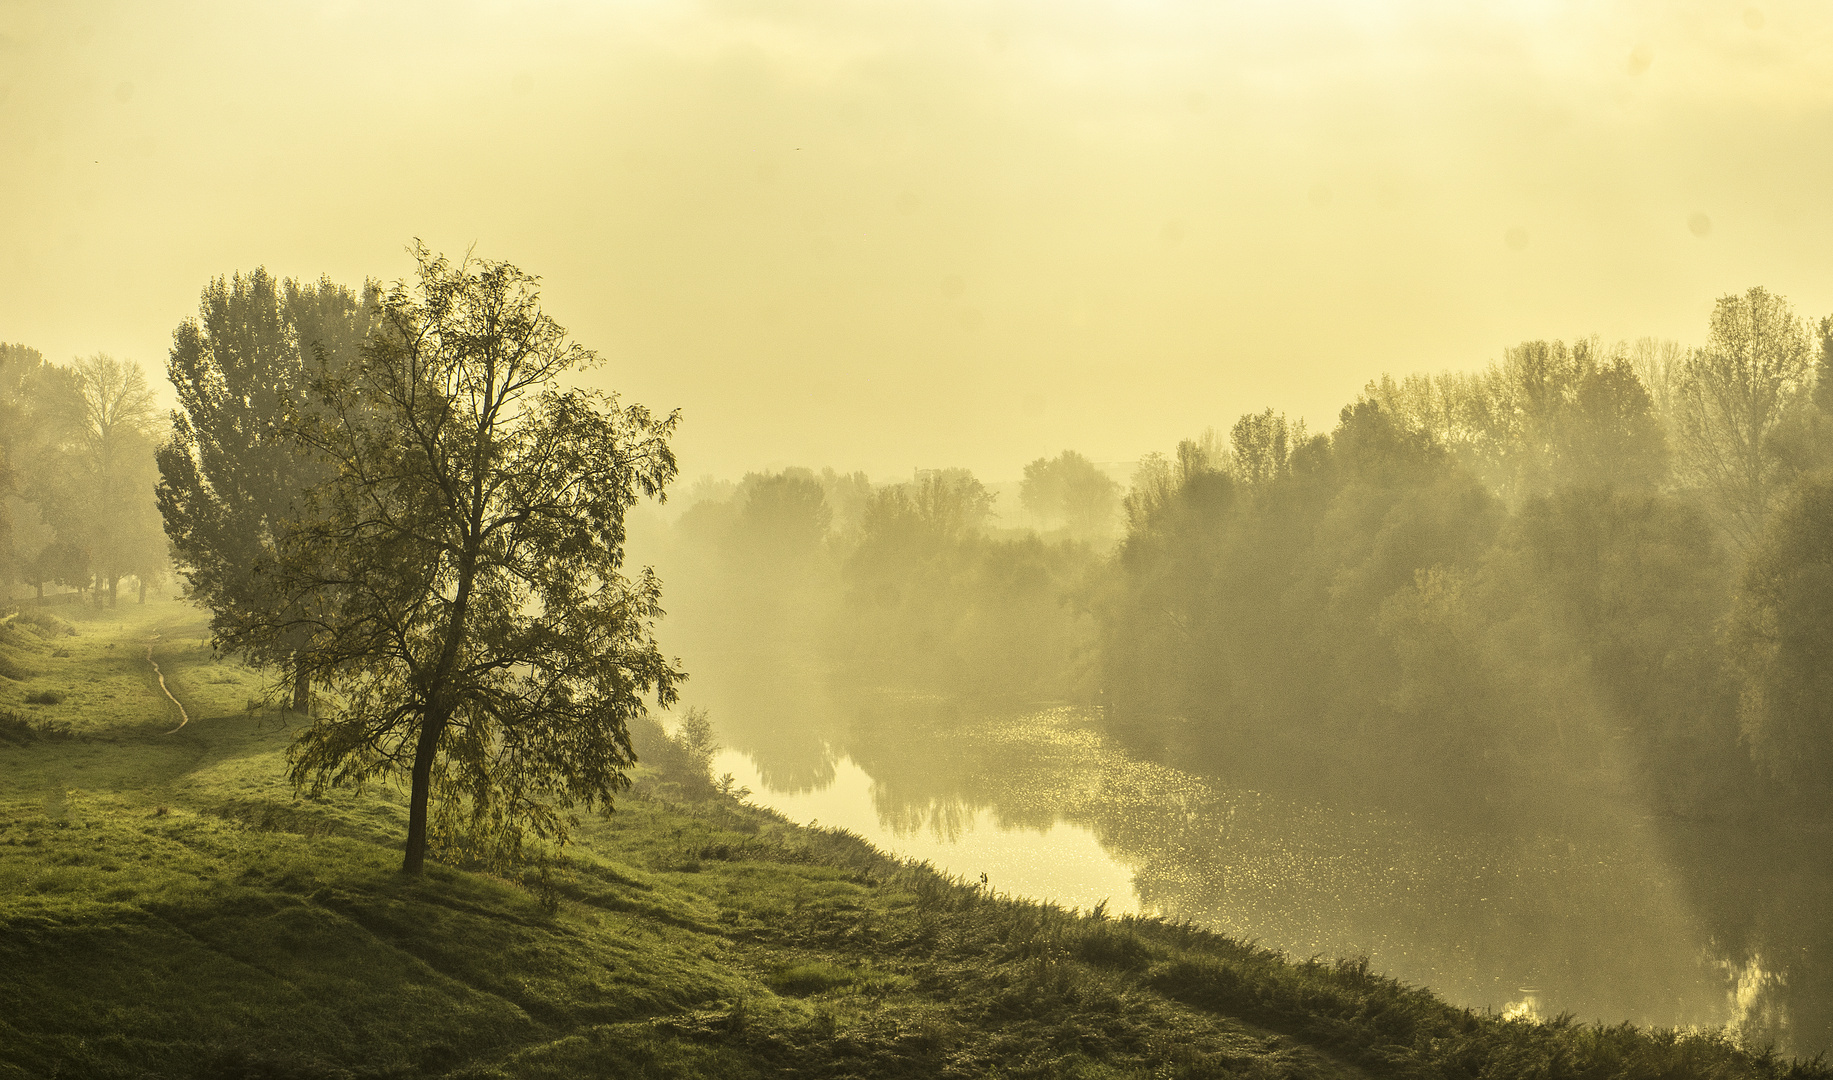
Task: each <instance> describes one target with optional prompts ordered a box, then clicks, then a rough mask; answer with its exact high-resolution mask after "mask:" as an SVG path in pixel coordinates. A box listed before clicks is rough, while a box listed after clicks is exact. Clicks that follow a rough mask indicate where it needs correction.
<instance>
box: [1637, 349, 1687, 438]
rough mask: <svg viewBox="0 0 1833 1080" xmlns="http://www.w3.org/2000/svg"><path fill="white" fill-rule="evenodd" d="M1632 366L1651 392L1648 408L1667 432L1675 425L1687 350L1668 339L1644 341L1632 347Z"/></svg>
mask: <svg viewBox="0 0 1833 1080" xmlns="http://www.w3.org/2000/svg"><path fill="white" fill-rule="evenodd" d="M1627 358H1628V360H1629V366H1630V369H1631V370H1632V371H1634V372H1635V374H1636V379H1637V381H1639V382H1641V383H1642V388H1643V389H1644V390H1646V391H1648V398H1649V404H1650V405H1651V406H1652V407H1653V408H1654V410H1655V416H1656V418H1657V419H1659V420H1660V421H1661V424H1662V426H1663V427H1664V428H1666V427H1669V426H1671V425H1672V424H1673V422H1674V409H1675V405H1676V397H1677V394H1678V392H1679V388H1680V376H1681V370H1682V369H1683V368H1684V366H1685V365H1686V360H1687V350H1686V347H1685V346H1683V345H1681V344H1680V342H1678V341H1674V340H1672V339H1669V338H1653V337H1641V338H1637V339H1636V340H1635V341H1634V342H1632V343H1631V344H1630V346H1629V353H1628V357H1627Z"/></svg>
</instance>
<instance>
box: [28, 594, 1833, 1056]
mask: <svg viewBox="0 0 1833 1080" xmlns="http://www.w3.org/2000/svg"><path fill="white" fill-rule="evenodd" d="M26 614H27V615H28V616H31V618H20V619H15V620H14V621H13V622H11V623H9V624H7V625H5V626H0V661H4V662H5V664H6V665H7V667H6V669H5V670H4V671H3V672H0V1077H12V1076H17V1077H77V1076H81V1077H222V1078H229V1077H238V1078H256V1077H261V1078H271V1080H280V1078H288V1077H294V1078H304V1077H338V1076H389V1077H423V1076H426V1077H430V1076H448V1077H475V1078H482V1077H596V1076H605V1077H610V1076H617V1077H702V1076H723V1077H761V1076H776V1075H798V1076H811V1077H822V1076H831V1077H848V1076H912V1077H915V1076H925V1077H927V1076H1010V1077H1022V1076H1039V1077H1044V1076H1049V1077H1058V1076H1062V1077H1087V1078H1095V1077H1130V1076H1138V1077H1145V1076H1152V1077H1190V1078H1199V1077H1222V1076H1246V1077H1288V1076H1290V1077H1320V1078H1323V1077H1357V1076H1382V1077H1447V1078H1461V1077H1473V1078H1474V1077H1498V1078H1499V1077H1527V1076H1536V1077H1549V1078H1553V1077H1586V1078H1589V1077H1650V1078H1653V1077H1696V1076H1697V1077H1727V1078H1731V1077H1781V1076H1803V1077H1808V1076H1812V1077H1825V1076H1827V1075H1828V1072H1827V1070H1825V1069H1823V1068H1821V1067H1820V1066H1819V1065H1818V1064H1807V1065H1803V1064H1798V1063H1786V1062H1782V1061H1780V1060H1777V1059H1776V1058H1774V1057H1772V1056H1767V1055H1763V1054H1757V1053H1751V1052H1748V1051H1745V1050H1743V1049H1740V1048H1738V1047H1736V1046H1734V1045H1731V1044H1730V1043H1728V1042H1726V1041H1725V1040H1723V1039H1722V1038H1719V1037H1716V1036H1713V1035H1709V1034H1696V1035H1678V1034H1675V1033H1672V1032H1661V1031H1644V1030H1638V1029H1634V1028H1628V1027H1617V1028H1600V1027H1587V1026H1581V1025H1574V1024H1570V1023H1563V1022H1562V1023H1553V1024H1545V1025H1542V1024H1534V1023H1529V1022H1526V1021H1519V1020H1516V1021H1508V1020H1503V1019H1501V1018H1498V1017H1494V1016H1489V1015H1479V1014H1473V1013H1471V1012H1468V1011H1466V1010H1461V1009H1455V1008H1452V1007H1450V1006H1447V1005H1445V1004H1444V1003H1442V1002H1440V1001H1438V1000H1437V999H1435V998H1433V997H1432V996H1431V995H1430V994H1429V993H1427V992H1425V991H1422V990H1417V989H1412V988H1408V987H1405V986H1401V985H1399V984H1396V983H1394V982H1392V981H1390V980H1386V979H1383V978H1381V977H1379V976H1377V975H1374V974H1372V973H1370V972H1368V971H1367V970H1365V968H1363V967H1362V966H1359V965H1356V964H1345V963H1321V962H1312V963H1297V964H1295V963H1291V962H1288V961H1287V960H1286V959H1285V958H1284V957H1281V956H1278V955H1276V954H1273V953H1269V952H1266V951H1263V950H1257V949H1253V948H1251V947H1247V946H1243V945H1240V944H1238V943H1235V942H1232V941H1229V940H1226V939H1224V938H1220V937H1217V936H1215V935H1212V934H1208V933H1205V932H1203V931H1200V930H1196V929H1193V928H1190V927H1181V926H1174V925H1167V924H1164V923H1162V922H1157V921H1152V920H1135V919H1118V920H1114V919H1105V918H1100V917H1097V916H1087V915H1076V914H1073V913H1067V912H1064V911H1061V910H1059V909H1056V908H1052V907H1049V906H1046V905H1038V904H1033V903H1029V902H1024V901H1017V900H1012V899H1010V898H1006V897H1000V896H993V895H989V894H987V893H986V892H984V891H983V890H979V889H976V888H972V887H969V886H966V885H962V884H960V883H956V882H953V881H949V880H947V879H945V878H943V877H941V876H939V875H937V874H935V873H933V872H931V871H929V870H928V869H927V868H923V867H911V866H906V865H901V864H898V863H895V862H893V861H891V860H889V859H887V858H885V857H884V856H882V855H881V854H879V853H878V852H876V851H874V850H872V849H871V848H870V847H868V846H867V845H866V844H864V843H863V842H861V841H859V840H857V839H856V838H854V837H851V836H848V835H845V834H837V833H831V832H824V831H820V830H809V829H803V828H798V827H795V826H792V825H789V824H787V823H785V822H783V821H781V820H780V819H778V818H775V817H774V816H772V815H770V814H768V813H765V812H762V811H758V810H755V809H753V808H749V807H743V806H739V805H737V804H734V803H731V802H729V801H712V802H705V803H698V804H680V803H676V802H671V801H670V800H668V799H667V798H665V797H664V794H665V793H666V792H667V791H669V790H670V787H669V785H666V784H654V783H652V784H650V785H648V786H647V790H648V792H649V793H648V794H647V795H643V794H639V795H636V796H633V797H629V798H626V799H624V800H623V801H622V802H621V803H620V806H619V809H618V812H617V813H616V814H615V815H613V816H612V817H611V818H609V819H605V820H598V819H594V820H593V821H591V822H589V823H587V825H586V826H585V827H584V828H583V829H582V830H581V836H580V843H579V844H578V845H577V846H576V847H575V848H573V849H572V850H571V851H570V853H569V857H568V859H567V861H566V863H565V864H564V865H563V866H562V867H561V868H560V869H559V870H558V871H557V873H556V874H555V875H554V877H553V879H552V885H553V888H554V890H555V893H556V895H557V896H558V897H559V902H558V904H557V906H554V907H552V908H551V909H550V907H547V906H544V905H543V904H541V903H540V902H538V901H537V899H536V898H535V896H534V894H532V893H531V892H530V891H529V890H527V889H524V888H522V887H521V886H520V885H518V884H515V883H511V882H506V881H502V880H498V879H495V878H491V877H487V876H484V875H479V874H472V873H465V872H461V871H457V870H452V869H449V868H445V867H438V866H435V867H432V868H431V869H430V870H429V872H428V873H427V874H426V875H425V877H424V878H422V879H420V880H409V879H405V878H403V877H402V876H401V875H400V874H398V873H397V872H396V867H397V865H398V862H399V858H400V856H399V842H400V838H401V835H402V833H403V828H404V819H405V814H404V808H403V807H402V805H401V803H400V801H399V799H398V798H397V797H395V796H393V795H391V794H390V793H387V792H372V793H370V794H368V795H366V796H362V797H358V796H351V795H343V796H339V797H336V798H332V799H327V800H323V801H312V800H305V801H301V800H298V799H295V798H294V795H293V792H292V791H291V790H290V788H288V787H287V786H286V785H285V784H284V782H283V781H282V779H281V771H282V755H283V752H284V747H285V746H286V744H287V742H288V741H289V739H290V737H291V732H290V731H289V730H288V726H287V725H288V721H287V718H286V717H285V716H284V715H283V714H280V713H277V712H275V711H273V710H271V709H264V708H262V707H260V701H261V699H262V697H263V694H264V686H263V684H262V681H261V679H260V678H259V677H258V676H257V674H256V673H254V672H251V671H249V670H248V669H245V668H242V667H240V666H238V665H234V664H228V663H222V662H218V661H215V660H213V659H212V658H211V657H210V656H209V654H208V652H207V651H206V650H205V649H203V648H202V646H201V640H200V636H201V634H202V633H203V630H202V622H201V619H200V618H199V617H198V615H197V613H196V612H194V611H193V610H191V609H189V608H187V607H184V606H183V605H180V604H176V603H172V602H169V601H166V602H155V603H149V604H148V605H146V606H145V607H139V606H127V607H123V608H121V609H119V610H118V611H116V612H108V613H102V614H97V613H95V612H93V611H87V610H82V609H62V610H60V614H62V615H64V616H66V617H67V618H68V623H67V624H66V623H65V622H60V621H58V620H52V619H44V618H39V617H37V613H36V612H30V611H28V612H27V613H26ZM154 635H158V637H157V639H156V640H154V642H153V649H154V655H155V656H156V657H157V658H158V661H159V664H160V667H161V668H162V669H163V670H164V671H165V672H166V677H167V683H168V685H169V686H171V688H172V691H173V693H174V694H175V695H177V697H178V698H179V700H181V701H183V702H184V703H185V706H186V708H187V709H188V710H189V712H190V714H191V722H190V723H189V724H188V725H186V726H185V727H184V728H183V730H180V731H177V732H175V733H169V734H168V733H167V732H169V731H170V729H171V727H172V726H173V724H175V723H176V714H175V710H173V709H172V706H171V704H170V703H169V702H167V701H165V699H164V698H163V696H161V695H159V693H158V691H157V687H156V685H155V684H154V682H153V679H152V674H151V668H150V667H149V666H148V665H147V664H146V655H147V653H146V647H147V643H148V641H149V639H153V638H154ZM28 699H30V700H28Z"/></svg>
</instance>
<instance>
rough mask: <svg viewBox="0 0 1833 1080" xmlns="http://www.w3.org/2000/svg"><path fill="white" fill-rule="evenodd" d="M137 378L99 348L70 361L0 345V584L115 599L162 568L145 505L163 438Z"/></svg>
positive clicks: (158, 532) (133, 369)
mask: <svg viewBox="0 0 1833 1080" xmlns="http://www.w3.org/2000/svg"><path fill="white" fill-rule="evenodd" d="M162 429H163V425H162V424H161V423H160V418H159V415H158V409H157V407H156V406H155V403H154V399H153V395H152V392H151V390H150V389H149V388H148V387H147V384H146V376H145V374H144V373H142V372H141V370H140V368H139V367H138V366H137V365H135V364H132V363H129V362H125V361H121V360H117V359H115V358H114V357H111V356H107V355H104V354H100V353H98V354H96V355H93V356H88V357H84V358H82V359H78V360H76V361H74V362H72V363H70V364H68V365H60V364H53V363H50V362H49V361H47V360H46V359H45V358H44V356H43V355H42V354H41V353H39V352H38V350H36V349H33V348H30V347H28V346H25V345H19V344H7V343H4V342H0V582H4V583H5V590H4V595H5V596H6V597H10V596H11V595H12V591H13V589H14V587H15V586H16V585H25V586H27V587H29V588H31V589H32V590H33V592H34V597H35V599H36V600H37V601H38V602H40V603H42V602H43V601H44V600H45V587H46V586H47V585H49V586H65V587H68V588H74V589H77V590H79V592H81V593H82V594H83V595H84V596H85V597H86V598H88V599H89V600H91V601H93V602H94V603H95V604H97V605H107V606H110V607H112V606H114V604H115V603H116V602H117V601H118V599H119V591H120V585H121V582H122V581H123V580H130V581H132V582H135V583H137V584H138V585H139V592H140V600H141V601H142V602H144V601H145V600H146V590H147V588H148V586H150V585H157V584H158V583H159V582H160V581H161V580H162V579H163V578H164V577H165V576H166V571H167V568H168V566H169V563H168V560H167V558H166V542H165V535H164V533H163V530H162V529H161V527H160V518H159V513H158V510H157V508H156V506H155V504H154V498H153V485H154V480H155V476H156V473H155V471H154V464H153V453H154V448H155V447H156V446H157V444H158V442H159V440H160V438H161V436H162Z"/></svg>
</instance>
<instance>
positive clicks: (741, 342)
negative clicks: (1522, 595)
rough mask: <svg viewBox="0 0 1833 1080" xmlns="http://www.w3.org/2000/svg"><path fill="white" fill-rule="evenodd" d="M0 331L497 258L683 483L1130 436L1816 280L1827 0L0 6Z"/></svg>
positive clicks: (133, 323)
mask: <svg viewBox="0 0 1833 1080" xmlns="http://www.w3.org/2000/svg"><path fill="white" fill-rule="evenodd" d="M0 208H3V209H0V340H8V341H21V342H24V343H26V344H30V345H34V346H36V347H38V348H40V349H42V350H43V351H44V352H45V353H46V354H47V355H48V356H50V357H51V358H52V359H54V360H58V361H68V360H69V359H70V358H71V357H73V356H75V355H77V354H79V353H90V352H94V351H97V350H102V351H107V352H110V353H113V354H116V355H119V356H126V357H129V358H132V359H135V360H139V361H141V362H142V363H144V364H146V365H147V366H148V367H149V369H152V370H154V371H157V370H160V369H162V368H163V364H164V358H165V350H166V348H167V346H168V344H169V341H170V335H171V331H172V328H173V326H174V325H175V324H176V323H177V322H178V321H179V319H181V318H183V317H184V316H185V315H187V314H189V313H191V312H192V311H194V310H195V307H196V302H197V295H198V292H199V290H200V288H201V287H202V286H203V284H204V283H205V281H206V280H207V279H208V278H209V277H211V276H212V275H216V274H221V273H227V272H233V271H236V270H245V269H252V268H253V267H255V266H258V265H265V266H267V267H268V269H269V270H271V271H273V272H275V273H277V274H281V275H295V276H307V277H316V276H317V275H319V274H321V273H328V274H330V275H331V276H332V277H333V278H334V279H337V280H340V281H345V282H351V283H354V282H358V281H360V280H361V279H362V278H363V277H364V276H366V275H369V276H377V277H382V278H394V277H397V276H399V275H401V274H403V273H405V272H407V270H408V268H409V261H408V258H407V256H406V254H405V252H404V246H405V245H406V244H407V243H409V242H410V240H411V239H412V238H413V237H416V236H418V237H422V238H424V239H425V240H426V241H427V243H428V244H429V245H431V246H433V247H434V248H435V249H441V250H445V251H447V252H450V253H454V254H456V253H459V252H462V251H463V250H464V249H465V248H467V247H470V246H472V245H475V250H476V251H477V253H478V254H479V255H482V256H484V257H488V258H500V259H507V260H509V261H511V262H514V263H516V264H517V265H519V266H521V267H523V268H524V269H526V270H529V271H531V272H533V273H537V274H540V275H542V277H543V278H544V281H545V294H544V295H545V303H546V307H547V309H548V311H549V312H550V314H552V315H554V316H555V317H556V318H557V319H559V320H560V322H561V323H562V324H564V325H566V326H567V327H568V328H569V329H570V330H571V331H572V332H573V333H574V336H575V337H576V338H577V339H578V340H580V341H582V342H583V343H585V344H587V345H589V346H591V347H593V348H596V349H598V350H599V351H600V352H602V353H603V354H604V356H605V357H606V360H607V363H606V365H605V367H604V368H603V369H601V371H600V372H598V373H597V374H595V375H594V376H593V379H594V380H595V381H600V382H602V383H603V384H604V385H607V386H611V387H614V388H617V389H619V390H620V391H622V392H624V393H625V394H626V395H627V396H628V397H630V398H632V399H634V400H638V401H642V402H644V403H646V404H649V405H651V406H654V407H658V408H671V407H676V406H679V407H680V408H682V409H683V410H684V413H685V415H686V425H685V427H684V428H683V429H682V433H681V436H680V439H679V443H678V446H679V448H680V450H681V452H682V458H683V471H684V472H685V473H687V474H688V475H689V476H693V475H698V474H701V473H706V472H712V473H718V474H722V475H737V474H740V473H742V472H744V471H745V470H747V469H754V468H761V467H765V466H782V465H788V464H808V465H815V466H820V465H823V464H832V465H835V466H837V467H842V468H864V469H867V470H869V471H870V472H872V473H873V474H874V475H875V476H876V477H879V478H891V477H895V476H899V475H907V473H908V470H910V469H911V468H912V467H919V466H920V467H934V466H947V465H965V466H968V467H970V468H973V469H975V470H977V471H978V472H980V473H981V475H983V476H984V477H987V478H988V479H1003V478H1009V477H1015V476H1017V475H1018V473H1019V471H1020V469H1022V467H1023V464H1024V462H1026V461H1028V460H1030V459H1032V458H1035V457H1037V456H1040V455H1043V454H1054V453H1055V452H1057V451H1059V450H1061V449H1064V448H1066V447H1069V448H1075V449H1078V450H1080V451H1082V452H1083V453H1085V454H1087V455H1088V456H1090V457H1092V458H1094V459H1096V460H1110V461H1111V460H1130V459H1133V458H1136V457H1138V456H1139V455H1140V454H1141V453H1143V452H1145V451H1148V450H1153V449H1163V448H1166V447H1168V446H1169V445H1170V444H1171V443H1173V442H1175V440H1176V439H1177V438H1179V437H1181V436H1184V435H1188V434H1193V433H1195V432H1197V431H1200V430H1201V429H1202V428H1203V427H1205V426H1208V425H1217V426H1226V425H1227V424H1229V423H1231V422H1232V421H1233V419H1234V418H1235V417H1236V416H1237V415H1239V414H1240V413H1242V412H1244V411H1247V410H1250V409H1259V408H1263V407H1265V406H1267V405H1273V406H1276V407H1278V408H1281V409H1284V410H1286V411H1288V412H1291V413H1295V414H1301V415H1303V416H1305V417H1307V418H1309V419H1310V421H1311V422H1312V424H1313V426H1314V427H1318V426H1323V427H1326V428H1327V427H1328V426H1329V425H1330V424H1331V423H1332V422H1333V420H1334V417H1335V414H1336V411H1337V409H1338V408H1339V407H1340V406H1342V405H1343V404H1344V403H1345V402H1346V401H1348V400H1349V399H1350V398H1352V397H1353V396H1354V394H1355V393H1356V391H1357V390H1358V389H1359V388H1360V386H1361V385H1362V384H1363V383H1364V382H1365V381H1366V380H1367V379H1369V378H1370V377H1372V376H1375V375H1377V374H1379V373H1381V372H1382V371H1393V372H1395V373H1403V372H1407V371H1413V370H1420V369H1433V370H1437V369H1442V368H1448V367H1476V366H1480V365H1482V364H1484V363H1486V362H1488V361H1489V360H1491V359H1494V358H1495V357H1496V356H1497V355H1498V354H1499V353H1500V351H1501V349H1502V348H1503V347H1504V346H1505V345H1508V344H1512V343H1514V342H1516V341H1519V340H1521V339H1523V338H1528V337H1543V336H1545V337H1554V336H1557V337H1567V338H1570V337H1573V336H1582V335H1587V334H1592V333H1598V334H1602V335H1603V336H1605V337H1606V338H1622V337H1635V336H1639V335H1643V334H1655V335H1661V336H1667V337H1677V338H1680V339H1682V340H1683V341H1697V340H1698V339H1699V338H1701V337H1702V336H1703V332H1704V326H1705V320H1706V315H1707V312H1708V311H1709V309H1710V307H1711V303H1712V300H1713V298H1714V297H1715V296H1718V295H1720V294H1723V293H1726V292H1730V291H1734V290H1741V289H1744V288H1747V287H1749V286H1750V285H1753V284H1763V285H1766V286H1768V287H1769V288H1771V289H1772V290H1775V291H1777V292H1780V293H1782V294H1783V295H1785V296H1788V297H1789V298H1791V299H1792V300H1793V301H1794V302H1795V304H1796V305H1797V308H1798V310H1800V311H1802V312H1803V313H1804V314H1809V315H1813V316H1819V315H1821V314H1825V313H1826V312H1827V311H1828V310H1833V4H1829V3H1827V2H1826V0H1773V2H1772V0H1765V2H1763V3H1760V4H1757V5H1754V6H1753V5H1749V4H1743V3H1726V2H1718V0H1712V2H1703V0H1659V2H1657V0H1623V2H1616V3H1612V2H1608V0H1498V2H1470V0H1457V2H1452V0H1363V2H1357V0H1202V2H1185V0H1131V2H1127V0H979V2H967V0H782V2H771V3H766V2H752V0H702V2H692V0H627V2H613V0H604V2H597V0H573V2H565V3H562V2H551V3H543V2H517V3H511V2H508V0H500V2H484V0H470V2H467V0H440V2H437V3H416V2H402V3H386V2H367V3H355V2H344V0H319V2H293V0H264V2H262V3H248V2H246V0H238V2H233V3H232V2H219V3H189V4H161V3H157V2H149V0H135V2H132V3H126V2H122V3H115V2H83V0H57V2H41V3H37V2H26V3H19V2H16V0H0Z"/></svg>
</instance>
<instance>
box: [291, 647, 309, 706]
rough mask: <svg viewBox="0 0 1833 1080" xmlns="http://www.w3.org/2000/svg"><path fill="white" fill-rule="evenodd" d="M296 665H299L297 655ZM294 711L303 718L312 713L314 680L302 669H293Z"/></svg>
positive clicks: (295, 657) (296, 656)
mask: <svg viewBox="0 0 1833 1080" xmlns="http://www.w3.org/2000/svg"><path fill="white" fill-rule="evenodd" d="M294 663H295V664H297V663H298V655H297V654H295V655H294ZM293 711H294V712H296V713H298V714H300V715H301V716H304V715H305V714H306V713H308V712H311V711H312V678H311V676H309V675H307V674H306V673H305V669H304V668H301V667H294V669H293Z"/></svg>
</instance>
